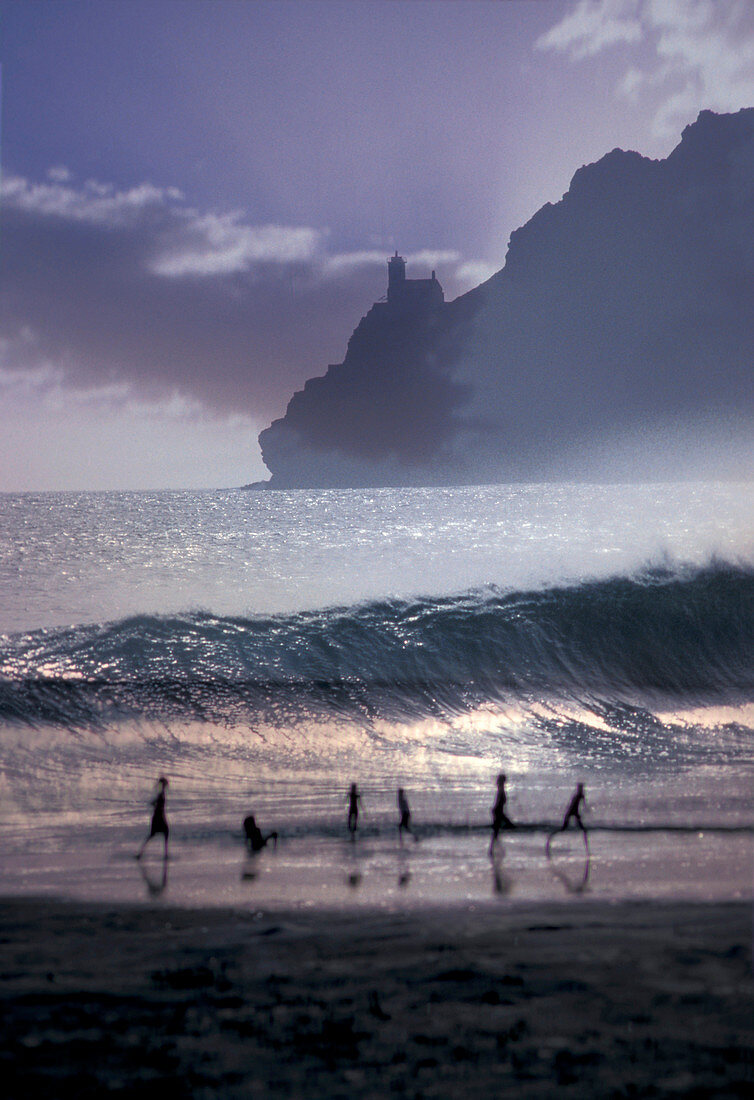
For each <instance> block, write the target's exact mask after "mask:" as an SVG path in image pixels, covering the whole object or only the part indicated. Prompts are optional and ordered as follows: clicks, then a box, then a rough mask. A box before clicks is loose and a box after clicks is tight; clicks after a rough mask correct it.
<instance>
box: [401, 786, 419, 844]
mask: <svg viewBox="0 0 754 1100" xmlns="http://www.w3.org/2000/svg"><path fill="white" fill-rule="evenodd" d="M398 813H399V814H400V815H401V818H400V821H399V822H398V837H399V839H400V842H401V844H403V830H404V829H405V830H406V832H407V833H411V836H412V837H413V838H414V840H416V833H415V832H414V830H413V829H412V828H411V809H410V808H409V804H408V799H407V798H406V792H405V791H404V789H403V787H399V788H398Z"/></svg>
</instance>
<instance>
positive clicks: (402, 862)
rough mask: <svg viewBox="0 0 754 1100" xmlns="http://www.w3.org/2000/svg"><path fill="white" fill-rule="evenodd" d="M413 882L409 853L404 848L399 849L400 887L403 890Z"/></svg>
mask: <svg viewBox="0 0 754 1100" xmlns="http://www.w3.org/2000/svg"><path fill="white" fill-rule="evenodd" d="M410 882H411V868H410V866H409V862H408V855H407V853H406V852H405V851H404V849H403V848H399V849H398V887H399V888H400V889H401V890H405V889H406V887H407V886H408V884H409V883H410Z"/></svg>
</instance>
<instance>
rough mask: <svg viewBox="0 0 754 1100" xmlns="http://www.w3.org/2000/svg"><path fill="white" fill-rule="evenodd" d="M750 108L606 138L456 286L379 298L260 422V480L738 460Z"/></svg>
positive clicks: (317, 482) (746, 473)
mask: <svg viewBox="0 0 754 1100" xmlns="http://www.w3.org/2000/svg"><path fill="white" fill-rule="evenodd" d="M753 338H754V109H747V110H743V111H739V112H738V113H736V114H732V115H715V114H713V113H712V112H709V111H705V112H702V114H700V116H699V118H698V119H697V121H696V122H695V123H694V124H693V125H691V126H689V127H687V128H686V130H685V131H684V133H683V135H682V138H681V141H680V144H679V145H678V146H677V147H676V148H675V149H674V150H673V152H672V153H671V154H670V155H669V156H668V157H667V158H666V159H665V160H661V161H654V160H650V159H648V158H646V157H642V156H640V155H639V154H638V153H633V152H624V151H622V150H620V149H615V150H613V151H612V152H611V153H608V154H607V155H606V156H604V157H603V158H602V159H601V160H599V161H598V162H597V163H595V164H591V165H588V166H586V167H584V168H581V169H579V171H577V172H576V174H575V176H574V177H573V180H572V182H571V185H570V187H569V189H568V191H567V192H566V194H565V195H564V196H563V198H562V199H561V201H560V202H558V203H555V204H548V205H546V206H544V207H543V208H542V209H541V210H540V211H538V213H537V214H535V215H534V217H533V218H532V219H531V220H530V221H529V222H528V223H527V224H526V225H524V226H523V227H522V228H521V229H519V230H517V231H516V232H515V233H514V234H513V235H512V236H511V239H510V243H509V248H508V253H507V257H506V262H505V266H504V267H503V269H502V270H501V271H500V272H498V273H497V274H496V275H495V276H493V278H492V279H490V280H489V281H488V282H487V283H485V284H483V285H482V286H481V287H478V288H477V289H475V290H474V291H471V292H470V293H469V294H466V295H464V296H462V297H461V298H458V299H456V300H455V301H453V302H450V303H445V302H437V301H433V302H428V303H420V304H419V306H418V307H417V308H414V309H410V310H400V309H393V308H391V304H390V303H387V302H380V303H377V304H376V305H375V306H374V307H373V308H372V309H371V310H370V311H369V313H368V314H367V315H366V317H364V318H363V319H362V320H361V322H360V323H359V325H358V326H357V328H356V330H355V331H354V333H353V335H352V337H351V339H350V341H349V343H348V349H347V352H346V356H345V359H344V361H343V362H342V363H341V364H338V365H336V366H331V367H329V368H328V370H327V373H326V374H325V375H324V376H323V377H320V378H313V379H311V380H310V381H309V382H307V383H306V385H305V387H304V389H303V390H302V391H300V392H299V393H296V394H294V396H293V397H292V399H291V401H290V403H289V405H288V408H287V411H286V414H285V416H284V417H283V418H281V419H280V420H277V421H275V422H274V423H273V424H272V425H271V426H270V427H269V428H267V429H266V430H265V431H263V432H262V433H261V435H260V444H261V446H262V454H263V458H264V461H265V463H266V465H267V466H268V468H269V469H270V471H271V474H272V478H271V481H270V482H269V485H270V487H273V488H275V487H280V488H290V487H305V486H378V485H416V484H452V483H474V482H486V481H505V480H522V479H523V480H541V479H549V478H558V479H562V478H577V479H589V478H602V479H604V478H620V479H639V478H643V479H647V478H649V479H652V478H672V477H685V476H700V477H708V476H714V477H751V476H754V457H753V455H752V439H754V432H752V427H754V386H753V384H752V353H751V348H752V346H754V339H753Z"/></svg>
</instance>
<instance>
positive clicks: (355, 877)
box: [346, 845, 362, 890]
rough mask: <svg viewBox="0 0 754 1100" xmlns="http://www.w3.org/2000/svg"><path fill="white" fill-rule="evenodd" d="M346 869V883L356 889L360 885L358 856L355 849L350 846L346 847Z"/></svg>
mask: <svg viewBox="0 0 754 1100" xmlns="http://www.w3.org/2000/svg"><path fill="white" fill-rule="evenodd" d="M348 856H349V858H348V870H347V871H346V885H347V886H350V888H351V889H352V890H356V889H357V887H359V886H360V885H361V879H362V874H361V868H360V866H359V857H358V854H357V853H356V851H355V850H354V849H353V848H351V847H350V845H349V849H348Z"/></svg>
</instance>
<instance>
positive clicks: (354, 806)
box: [347, 783, 361, 836]
mask: <svg viewBox="0 0 754 1100" xmlns="http://www.w3.org/2000/svg"><path fill="white" fill-rule="evenodd" d="M347 801H348V831H349V833H350V834H351V836H353V835H354V834H355V832H356V830H357V829H358V827H359V803H360V802H361V795H360V794H359V788H358V787H357V786H356V784H355V783H352V784H351V789H350V791H349V792H348V799H347Z"/></svg>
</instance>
